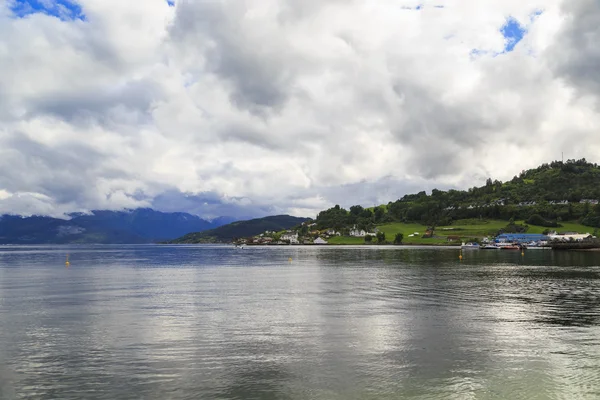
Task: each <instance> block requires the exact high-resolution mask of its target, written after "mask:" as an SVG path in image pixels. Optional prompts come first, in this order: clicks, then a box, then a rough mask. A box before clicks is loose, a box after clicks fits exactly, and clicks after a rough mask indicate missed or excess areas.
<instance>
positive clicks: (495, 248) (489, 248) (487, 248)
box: [480, 244, 500, 250]
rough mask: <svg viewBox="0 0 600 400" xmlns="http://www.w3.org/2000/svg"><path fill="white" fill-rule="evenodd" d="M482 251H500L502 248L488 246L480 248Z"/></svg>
mask: <svg viewBox="0 0 600 400" xmlns="http://www.w3.org/2000/svg"><path fill="white" fill-rule="evenodd" d="M480 249H481V250H500V247H498V246H496V245H495V244H486V245H484V246H481V247H480Z"/></svg>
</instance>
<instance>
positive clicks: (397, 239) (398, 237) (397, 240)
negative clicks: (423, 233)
mask: <svg viewBox="0 0 600 400" xmlns="http://www.w3.org/2000/svg"><path fill="white" fill-rule="evenodd" d="M403 240H404V234H403V233H402V232H400V233H396V236H395V237H394V244H401V243H402V241H403Z"/></svg>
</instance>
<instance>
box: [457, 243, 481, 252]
mask: <svg viewBox="0 0 600 400" xmlns="http://www.w3.org/2000/svg"><path fill="white" fill-rule="evenodd" d="M460 247H461V248H462V249H464V250H478V249H479V244H477V243H471V242H469V243H463V244H462V246H460Z"/></svg>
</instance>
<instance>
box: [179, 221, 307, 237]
mask: <svg viewBox="0 0 600 400" xmlns="http://www.w3.org/2000/svg"><path fill="white" fill-rule="evenodd" d="M308 220H309V218H299V217H292V216H291V215H274V216H270V217H264V218H256V219H251V220H249V221H237V222H233V223H231V224H229V225H224V226H221V227H219V228H216V229H211V230H207V231H204V232H195V233H190V234H187V235H185V236H183V237H180V238H178V239H175V240H171V241H169V242H168V243H173V244H175V243H176V244H191V243H228V242H231V241H233V240H234V239H236V238H242V237H248V236H254V235H258V234H260V233H263V232H265V231H281V230H285V229H290V228H292V227H294V226H297V225H300V224H301V223H302V222H304V221H308Z"/></svg>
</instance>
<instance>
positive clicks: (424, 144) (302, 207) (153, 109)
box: [0, 0, 600, 217]
mask: <svg viewBox="0 0 600 400" xmlns="http://www.w3.org/2000/svg"><path fill="white" fill-rule="evenodd" d="M9 4H10V3H8V2H1V1H0V10H1V11H0V72H1V73H0V170H1V171H2V174H0V213H4V212H13V213H43V214H51V215H60V214H62V213H64V212H69V211H81V210H89V209H101V208H102V209H103V208H108V209H119V208H123V207H138V206H155V207H158V208H161V209H165V210H170V211H174V210H175V205H176V206H177V207H180V209H182V210H183V211H191V212H194V213H197V214H200V215H203V216H211V217H214V216H217V214H218V213H221V212H229V213H231V214H236V215H238V216H240V215H243V216H251V215H262V214H268V213H279V212H282V213H283V212H291V213H296V214H303V215H311V214H314V213H315V211H318V210H319V209H322V208H325V207H328V206H330V205H332V204H335V203H341V204H343V205H350V204H353V203H362V204H365V205H371V204H372V203H374V202H387V201H390V200H394V199H395V198H397V197H399V196H402V195H403V194H404V193H406V192H411V191H415V190H420V189H421V188H422V189H431V188H433V187H441V188H447V187H462V188H464V187H468V186H473V185H476V184H481V183H482V181H483V179H485V178H486V177H488V176H491V177H493V178H498V179H507V178H510V177H512V176H513V175H514V174H516V173H518V172H519V171H520V170H522V169H524V168H527V167H532V166H536V165H537V164H539V163H542V162H547V161H551V160H552V159H554V158H557V157H559V156H560V152H561V151H564V152H565V154H566V155H567V156H568V157H569V158H578V157H587V158H589V159H594V156H595V154H598V150H600V143H599V142H598V140H597V139H596V136H595V135H594V134H595V127H596V126H597V125H598V122H599V121H598V120H599V118H598V109H597V97H596V96H597V95H598V91H599V90H600V76H599V75H598V74H597V72H594V71H592V70H586V69H585V66H586V65H587V64H586V62H585V60H586V59H588V58H587V57H591V59H595V58H594V57H597V52H596V51H595V50H594V49H595V48H596V47H594V46H592V45H590V46H576V45H574V43H577V40H578V38H581V37H586V36H585V35H586V34H588V35H590V34H591V35H595V34H598V28H597V26H600V25H599V24H595V21H598V20H599V19H600V10H599V7H598V6H597V5H595V3H594V2H593V1H592V0H577V1H569V2H566V1H565V2H562V3H561V2H560V1H558V0H551V1H541V0H540V1H534V0H525V1H523V0H519V1H517V0H503V1H486V2H477V3H475V4H473V3H467V2H464V1H458V0H447V1H444V2H440V3H439V4H441V5H443V6H444V7H443V8H436V7H434V6H435V5H438V3H436V2H433V1H427V2H425V3H424V4H423V7H422V9H420V10H416V9H414V8H415V7H416V6H417V5H418V4H419V2H415V1H379V2H372V1H368V0H352V1H339V0H329V1H307V0H303V1H300V0H298V1H296V0H235V1H234V0H214V1H200V0H198V1H193V0H180V1H177V2H176V5H175V7H170V6H169V5H168V4H167V2H166V1H164V0H152V1H146V2H144V5H143V6H142V5H141V4H138V3H136V2H123V1H117V0H111V1H108V0H81V1H80V2H79V4H80V5H81V8H82V12H83V14H85V20H79V19H76V20H73V21H64V20H61V19H59V18H55V17H52V16H50V15H45V14H42V13H37V14H36V13H34V14H31V15H29V16H27V17H25V18H16V17H15V16H14V15H12V14H11V12H10V10H9ZM407 7H412V8H413V9H408V8H407ZM538 10H543V13H542V14H541V15H539V16H538V17H536V18H535V19H534V20H532V15H533V13H534V12H536V11H538ZM582 10H583V11H582ZM584 11H585V12H584ZM508 17H513V18H515V19H516V20H517V21H519V22H520V24H521V25H522V26H524V27H525V28H526V29H527V33H526V35H525V37H524V38H523V40H522V41H521V42H520V43H519V44H518V45H517V46H516V47H515V49H514V51H512V52H510V53H506V54H499V53H501V52H502V51H503V50H504V47H505V38H504V37H503V36H502V34H501V33H500V28H501V27H502V26H503V24H505V23H506V20H507V18H508ZM63 19H64V18H63ZM579 22H581V23H579ZM473 50H477V51H478V54H477V55H475V56H474V55H473V54H474V53H473ZM567 50H568V54H569V57H565V51H567ZM496 54H499V55H497V56H496ZM594 65H595V64H594ZM207 197H208V198H210V199H212V200H211V202H207V201H205V200H206V198H207Z"/></svg>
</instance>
